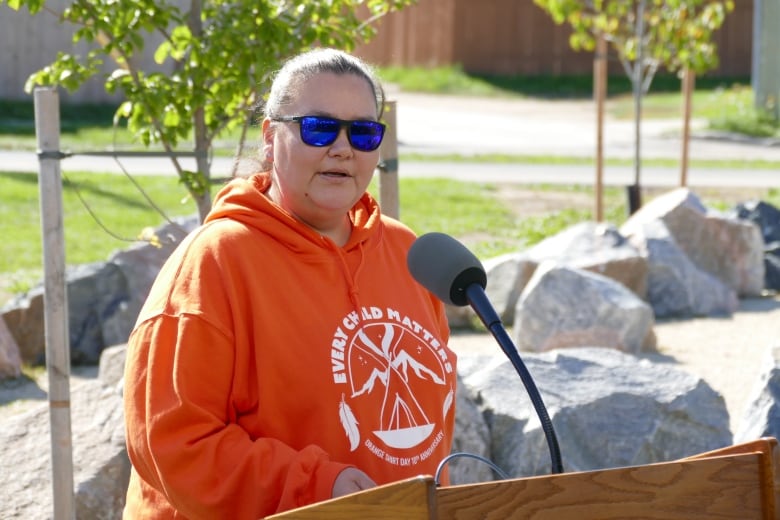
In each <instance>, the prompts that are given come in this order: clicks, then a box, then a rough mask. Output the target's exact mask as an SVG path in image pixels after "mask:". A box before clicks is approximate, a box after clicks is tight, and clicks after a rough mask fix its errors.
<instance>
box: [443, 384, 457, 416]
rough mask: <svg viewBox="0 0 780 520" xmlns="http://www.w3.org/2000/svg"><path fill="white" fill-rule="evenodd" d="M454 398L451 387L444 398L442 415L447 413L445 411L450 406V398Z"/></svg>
mask: <svg viewBox="0 0 780 520" xmlns="http://www.w3.org/2000/svg"><path fill="white" fill-rule="evenodd" d="M454 398H455V392H453V391H452V388H450V393H448V394H447V397H445V398H444V415H447V412H448V411H449V410H450V407H451V406H452V400H453V399H454Z"/></svg>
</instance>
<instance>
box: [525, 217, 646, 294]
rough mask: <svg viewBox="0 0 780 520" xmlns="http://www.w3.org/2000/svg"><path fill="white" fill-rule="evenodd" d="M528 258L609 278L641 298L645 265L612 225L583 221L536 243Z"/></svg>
mask: <svg viewBox="0 0 780 520" xmlns="http://www.w3.org/2000/svg"><path fill="white" fill-rule="evenodd" d="M527 257H528V258H529V259H530V260H532V261H534V262H536V263H537V264H540V263H542V262H550V261H551V262H554V263H555V264H556V265H558V266H562V267H573V268H577V269H584V270H586V271H591V272H594V273H598V274H600V275H603V276H606V277H607V278H612V279H613V280H615V281H617V282H620V283H621V284H623V285H624V286H625V287H627V288H628V289H630V290H631V291H633V292H634V293H635V294H636V295H637V296H639V297H640V298H642V299H644V298H645V294H646V293H647V262H646V260H645V258H643V257H642V255H641V254H640V253H639V251H637V249H636V248H635V247H634V246H633V245H631V244H630V243H629V242H628V241H627V240H626V238H625V237H624V236H623V235H621V234H620V232H619V231H618V230H617V229H616V228H615V227H614V226H613V225H611V224H606V223H597V222H582V223H579V224H575V225H573V226H571V227H569V228H567V229H565V230H564V231H561V232H560V233H558V234H556V235H553V236H551V237H549V238H546V239H545V240H543V241H541V242H539V243H538V244H537V245H535V246H534V247H532V248H531V249H530V250H529V251H528V252H527Z"/></svg>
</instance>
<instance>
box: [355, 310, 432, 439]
mask: <svg viewBox="0 0 780 520" xmlns="http://www.w3.org/2000/svg"><path fill="white" fill-rule="evenodd" d="M369 332H370V333H372V334H369ZM402 344H403V345H402ZM410 350H411V351H414V350H417V351H419V352H420V353H421V355H422V357H427V358H428V360H429V361H433V362H434V363H436V365H437V366H438V368H439V372H441V364H440V363H439V362H438V358H437V357H436V356H435V355H433V354H432V351H431V349H430V347H428V346H427V345H426V344H425V343H424V342H423V341H421V339H420V338H418V337H417V336H416V335H414V334H412V333H411V332H409V331H408V330H406V329H404V328H403V327H401V326H399V325H397V324H393V323H384V324H374V325H372V326H367V327H364V329H362V330H361V331H360V332H359V333H358V334H357V335H356V337H355V341H353V342H352V344H351V348H350V353H349V360H350V363H349V372H350V380H351V381H352V387H353V392H352V396H351V397H352V398H355V397H359V396H361V395H364V394H371V393H373V392H374V391H379V390H381V391H383V393H384V395H383V398H382V406H381V412H380V425H381V429H379V430H375V431H374V434H375V435H377V436H378V437H379V438H380V439H382V440H383V441H384V442H385V443H386V444H387V445H388V446H393V447H398V448H409V447H412V446H415V445H417V444H419V443H420V442H422V441H423V440H425V438H427V437H428V435H430V433H431V431H432V430H433V424H431V422H430V421H429V419H428V417H427V416H426V414H425V411H424V410H423V409H422V407H421V406H420V404H419V403H418V401H417V399H416V397H415V395H414V390H413V388H412V385H413V383H414V382H415V381H428V382H433V383H434V384H437V385H444V384H445V382H444V380H443V378H442V377H441V376H440V375H439V373H437V372H436V371H434V370H432V369H431V368H429V367H428V366H427V365H426V364H425V363H424V362H423V361H421V360H420V359H418V358H416V357H415V356H413V355H412V354H410V353H409V351H410ZM369 369H370V372H368V374H367V375H366V374H365V371H366V370H369ZM361 372H363V375H362V376H360V373H361ZM360 380H362V384H361V385H360V387H359V388H357V383H359V381H360Z"/></svg>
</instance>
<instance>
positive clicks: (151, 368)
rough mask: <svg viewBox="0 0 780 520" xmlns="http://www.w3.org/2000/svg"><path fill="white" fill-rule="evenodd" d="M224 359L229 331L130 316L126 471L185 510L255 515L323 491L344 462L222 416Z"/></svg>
mask: <svg viewBox="0 0 780 520" xmlns="http://www.w3.org/2000/svg"><path fill="white" fill-rule="evenodd" d="M233 363H234V352H233V347H232V344H231V342H230V341H229V338H228V337H227V336H226V335H225V333H224V332H223V331H220V330H219V329H218V328H217V327H215V326H212V325H211V324H209V323H208V322H207V321H206V320H204V319H203V318H202V317H200V316H193V315H181V316H176V317H174V316H170V315H164V314H162V315H158V316H156V317H154V318H152V319H150V320H147V321H145V322H142V323H141V324H139V326H138V327H137V328H136V330H135V331H134V332H133V334H132V335H131V338H130V342H129V347H128V358H127V365H126V371H125V416H126V418H127V420H126V424H127V426H126V428H127V445H128V453H129V456H130V459H131V461H132V463H133V467H134V469H135V471H136V472H137V473H138V475H139V476H140V477H141V478H142V479H143V480H144V481H145V482H146V483H147V484H149V485H150V486H151V487H153V488H154V489H156V490H157V491H158V492H159V493H161V494H162V495H163V496H164V497H165V499H166V500H167V501H168V502H169V503H170V504H171V505H172V506H173V507H175V508H176V509H177V510H178V511H179V512H181V513H182V514H184V515H185V516H187V517H192V518H232V519H241V518H251V519H256V518H260V517H263V516H266V515H268V514H272V513H274V512H277V511H282V510H287V509H291V508H294V507H299V506H301V505H305V504H310V503H313V502H317V501H321V500H325V499H328V498H330V496H331V490H332V488H333V482H334V480H335V478H336V476H337V475H338V473H339V472H341V471H342V470H343V469H344V468H346V467H347V465H344V464H340V463H335V462H331V461H330V460H329V458H328V456H327V454H326V453H325V452H324V451H323V450H322V449H320V448H319V447H317V446H308V447H306V448H304V449H302V450H301V451H296V450H294V449H292V448H291V447H290V446H287V445H285V444H283V443H282V442H279V441H278V440H275V439H271V438H257V439H252V438H250V437H249V436H248V434H247V432H246V431H245V430H243V429H242V428H240V427H239V426H238V425H236V424H235V423H233V422H232V421H231V420H230V419H231V408H232V407H231V404H230V402H229V401H228V397H227V396H229V395H230V387H231V383H232V374H233V366H234V365H233Z"/></svg>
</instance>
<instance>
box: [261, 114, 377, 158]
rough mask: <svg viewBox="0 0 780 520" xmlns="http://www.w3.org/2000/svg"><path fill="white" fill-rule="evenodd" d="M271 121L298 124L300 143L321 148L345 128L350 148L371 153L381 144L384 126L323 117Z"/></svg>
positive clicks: (332, 141) (333, 140) (284, 118)
mask: <svg viewBox="0 0 780 520" xmlns="http://www.w3.org/2000/svg"><path fill="white" fill-rule="evenodd" d="M272 120H273V121H279V122H281V123H298V124H299V125H300V126H301V141H303V142H304V143H306V144H308V145H309V146H317V147H323V146H328V145H331V144H333V143H334V142H335V141H336V138H338V136H339V132H340V131H341V128H342V127H346V128H347V139H348V140H349V144H350V145H351V146H352V148H354V149H355V150H360V151H361V152H373V151H374V150H376V149H377V148H379V145H380V144H382V138H383V137H384V135H385V125H384V124H383V123H380V122H379V121H367V120H361V119H357V120H354V121H345V120H343V119H336V118H335V117H325V116H286V117H275V118H272Z"/></svg>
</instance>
